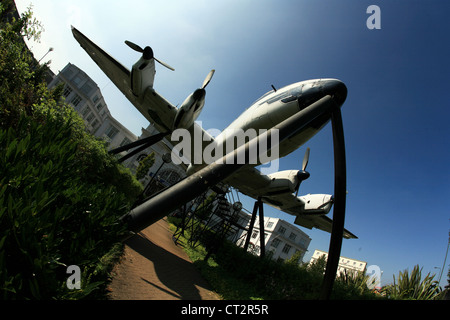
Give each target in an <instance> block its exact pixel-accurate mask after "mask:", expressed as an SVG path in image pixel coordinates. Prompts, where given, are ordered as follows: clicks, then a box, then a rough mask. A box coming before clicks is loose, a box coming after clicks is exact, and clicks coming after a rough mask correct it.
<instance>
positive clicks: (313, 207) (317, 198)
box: [298, 194, 333, 214]
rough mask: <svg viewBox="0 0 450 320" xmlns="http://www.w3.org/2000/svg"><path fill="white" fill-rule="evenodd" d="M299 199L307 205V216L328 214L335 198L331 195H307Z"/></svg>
mask: <svg viewBox="0 0 450 320" xmlns="http://www.w3.org/2000/svg"><path fill="white" fill-rule="evenodd" d="M298 198H299V199H300V200H302V201H303V202H304V203H305V209H304V210H305V213H306V214H327V213H328V212H330V209H331V207H332V206H333V196H332V195H329V194H307V195H304V196H301V197H298Z"/></svg>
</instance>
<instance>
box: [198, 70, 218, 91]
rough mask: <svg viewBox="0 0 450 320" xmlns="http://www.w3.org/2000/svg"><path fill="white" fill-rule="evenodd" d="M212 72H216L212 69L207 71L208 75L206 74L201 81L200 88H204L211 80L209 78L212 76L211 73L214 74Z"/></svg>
mask: <svg viewBox="0 0 450 320" xmlns="http://www.w3.org/2000/svg"><path fill="white" fill-rule="evenodd" d="M214 72H216V70H214V69H212V70H211V71H210V72H209V73H208V75H207V76H206V78H205V80H204V81H203V85H202V87H201V89H205V88H206V86H207V85H208V83H209V82H210V81H211V79H212V77H213V75H214Z"/></svg>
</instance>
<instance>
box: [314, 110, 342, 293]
mask: <svg viewBox="0 0 450 320" xmlns="http://www.w3.org/2000/svg"><path fill="white" fill-rule="evenodd" d="M331 124H332V128H333V148H334V171H335V173H334V209H333V225H332V229H331V237H330V248H329V250H328V259H327V267H326V270H325V276H324V279H323V284H322V290H321V294H320V299H322V300H328V299H330V296H331V291H332V289H333V284H334V280H335V279H336V273H337V269H338V265H339V257H340V255H341V248H342V237H343V234H344V221H345V201H346V185H347V178H346V160H345V141H344V128H343V124H342V115H341V110H340V109H339V108H338V107H337V108H336V110H334V112H333V114H332V116H331Z"/></svg>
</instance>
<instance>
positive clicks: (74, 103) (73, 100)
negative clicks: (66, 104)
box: [70, 95, 82, 107]
mask: <svg viewBox="0 0 450 320" xmlns="http://www.w3.org/2000/svg"><path fill="white" fill-rule="evenodd" d="M81 100H82V99H81V97H80V96H79V95H75V97H73V99H72V101H70V103H71V104H73V105H74V106H75V107H76V106H78V105H79V104H80V102H81Z"/></svg>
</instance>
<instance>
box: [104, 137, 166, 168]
mask: <svg viewBox="0 0 450 320" xmlns="http://www.w3.org/2000/svg"><path fill="white" fill-rule="evenodd" d="M168 134H169V132H161V133H158V134H155V135H153V136H150V137H147V138H144V139H141V140H137V141H135V142H131V143H129V144H126V145H124V146H121V147H118V148H116V149H113V150H110V151H108V153H110V154H117V153H120V152H122V151H126V150H130V149H131V148H134V147H137V146H141V147H139V148H136V149H135V150H133V151H131V152H129V153H127V154H126V155H124V156H123V157H121V158H120V159H119V162H123V161H125V160H126V159H128V158H131V157H132V156H134V155H135V154H137V153H139V152H141V151H143V150H145V149H147V148H148V147H150V146H152V145H154V144H155V143H157V142H159V141H161V140H162V139H164V137H165V136H166V135H168Z"/></svg>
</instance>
